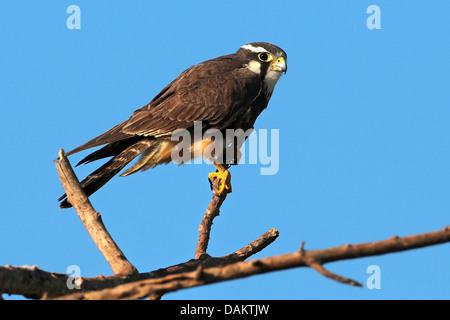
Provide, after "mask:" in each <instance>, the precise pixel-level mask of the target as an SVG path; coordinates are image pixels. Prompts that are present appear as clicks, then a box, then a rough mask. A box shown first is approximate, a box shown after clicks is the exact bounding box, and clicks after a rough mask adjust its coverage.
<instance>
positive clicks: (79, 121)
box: [0, 0, 450, 299]
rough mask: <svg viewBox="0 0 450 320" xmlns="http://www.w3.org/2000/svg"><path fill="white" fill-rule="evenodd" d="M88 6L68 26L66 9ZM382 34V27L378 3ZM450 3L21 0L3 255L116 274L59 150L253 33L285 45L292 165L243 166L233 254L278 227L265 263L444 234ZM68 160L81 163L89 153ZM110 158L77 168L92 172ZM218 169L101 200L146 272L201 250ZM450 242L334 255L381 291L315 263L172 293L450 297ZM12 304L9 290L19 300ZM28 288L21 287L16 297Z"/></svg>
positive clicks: (14, 16)
mask: <svg viewBox="0 0 450 320" xmlns="http://www.w3.org/2000/svg"><path fill="white" fill-rule="evenodd" d="M72 4H76V5H78V6H79V7H80V9H81V29H80V30H69V29H68V28H67V27H66V19H67V18H68V17H69V14H67V13H66V9H67V7H68V6H69V5H72ZM372 4H375V5H378V6H379V7H380V9H381V29H379V30H369V29H368V28H367V27H366V20H367V18H368V17H369V14H367V13H366V9H367V7H368V6H369V5H372ZM448 12H450V2H448V1H439V0H436V1H433V2H423V1H381V0H376V1H361V0H358V1H312V0H311V1H287V2H277V3H271V2H262V1H246V2H243V1H227V2H220V3H219V2H216V1H189V2H181V1H180V2H168V1H165V2H156V1H133V2H129V1H115V2H111V1H58V2H55V1H33V2H32V1H14V2H13V1H10V2H4V3H2V5H1V6H0V40H1V43H2V46H1V48H0V74H1V77H0V103H1V108H0V115H1V118H0V119H1V122H2V125H1V126H0V137H1V145H2V157H1V158H0V165H1V168H2V173H1V177H2V179H1V180H2V182H1V184H0V194H1V198H2V219H1V222H0V265H6V264H11V265H38V266H39V267H40V268H42V269H44V270H48V271H55V272H65V271H66V269H67V267H68V266H69V265H78V266H80V268H81V274H82V276H87V277H90V276H96V275H99V274H103V275H109V274H111V270H110V268H109V266H108V264H107V263H106V261H105V260H104V259H103V257H102V256H101V254H100V252H99V251H98V249H97V248H96V247H95V245H94V244H93V242H92V240H91V239H90V238H89V235H88V234H87V232H86V230H85V229H84V228H83V226H82V224H81V222H80V221H79V219H78V217H77V215H76V213H75V212H74V211H73V210H72V209H70V210H64V211H62V210H61V209H59V207H58V203H57V201H56V199H57V198H58V197H59V196H60V195H61V194H62V193H63V189H62V187H61V185H60V183H59V180H58V177H57V173H56V169H55V167H54V163H53V162H52V160H53V159H55V158H56V156H57V153H58V150H59V149H60V148H63V149H65V150H66V151H69V150H71V149H73V148H75V147H77V146H78V145H80V144H82V143H84V142H86V141H87V140H89V139H91V138H93V137H94V136H97V135H98V134H100V133H102V132H104V131H106V130H107V129H109V128H111V127H112V126H114V125H116V124H117V123H119V122H121V121H123V120H125V119H127V118H128V117H129V116H130V115H131V113H132V112H133V111H134V110H135V109H137V108H140V107H141V106H143V105H144V104H146V103H148V102H149V101H150V100H151V99H152V98H153V96H155V95H156V94H157V93H158V92H159V91H160V90H161V89H162V88H163V87H164V86H165V85H166V84H167V83H169V82H170V81H171V80H173V79H174V78H175V77H176V76H177V75H178V74H179V73H180V72H182V71H183V70H184V69H186V68H188V67H189V66H191V65H193V64H196V63H199V62H201V61H204V60H207V59H210V58H214V57H217V56H220V55H223V54H228V53H232V52H235V51H236V50H237V49H238V48H239V47H240V46H242V45H244V44H246V43H249V42H254V41H267V42H272V43H274V44H276V45H278V46H280V47H281V48H283V49H284V50H285V51H286V52H287V54H288V65H289V71H288V73H287V75H286V76H283V78H282V79H281V80H280V81H279V83H278V85H277V88H276V90H275V93H274V95H273V97H272V100H271V102H270V104H269V108H268V109H267V110H265V111H264V112H263V114H262V115H261V116H260V117H259V119H258V121H257V123H256V129H267V130H271V129H278V130H279V137H280V154H279V161H280V164H279V171H278V173H277V174H276V175H272V176H267V175H266V176H264V175H260V169H261V166H262V165H261V164H253V165H249V164H245V165H241V166H238V167H234V168H232V171H231V173H232V182H233V193H232V194H231V195H229V197H228V198H227V200H226V202H225V204H224V205H223V207H222V210H221V215H220V216H219V217H218V218H216V220H215V222H214V226H213V230H212V236H211V241H210V246H209V253H210V254H211V255H214V256H221V255H225V254H228V253H231V252H233V251H235V250H237V249H239V248H241V247H242V246H244V245H246V244H247V243H249V242H251V241H252V240H254V239H255V238H257V237H258V236H260V235H261V234H263V233H264V232H266V231H267V230H269V229H270V228H277V229H278V230H279V231H280V236H279V238H278V239H277V240H276V241H275V242H274V243H273V244H272V245H271V246H269V247H268V248H266V249H265V250H263V251H262V252H260V253H259V254H258V255H256V256H255V257H266V256H271V255H276V254H282V253H286V252H292V251H295V250H298V248H299V245H300V242H301V241H302V240H305V242H306V247H305V249H307V250H308V249H320V248H327V247H333V246H337V245H341V244H346V243H360V242H367V241H376V240H383V239H386V238H389V237H391V236H393V235H399V236H406V235H411V234H417V233H422V232H428V231H434V230H438V229H441V228H443V227H444V226H446V225H448V224H449V213H450V197H449V194H450V184H449V181H450V166H449V164H450V104H449V101H450V90H449V74H450V61H449V54H448V53H449V52H450V42H449V31H450V27H449V22H448ZM86 154H87V153H83V154H79V155H78V154H77V155H74V156H73V157H71V161H72V163H73V164H75V163H76V162H77V161H78V160H80V159H81V157H83V156H84V155H86ZM99 165H100V164H97V163H93V164H90V165H86V166H82V167H78V168H77V169H76V172H77V174H78V177H79V178H80V179H81V178H84V177H85V176H86V175H87V174H89V173H90V172H91V171H93V170H94V169H96V168H97V167H98V166H99ZM211 169H212V168H211V166H209V165H207V164H203V165H186V166H181V167H178V166H176V165H173V164H171V165H168V166H163V167H158V168H156V169H153V170H150V171H147V172H145V173H139V174H136V175H132V176H129V177H126V178H118V177H117V178H115V179H113V180H111V181H110V182H109V183H108V184H107V185H106V186H105V187H104V188H102V189H101V190H100V191H99V192H98V193H96V194H95V195H94V196H92V198H91V200H92V202H93V205H94V207H95V208H96V210H98V211H99V212H100V213H101V214H102V217H103V220H104V222H105V224H106V226H107V228H108V230H109V231H110V233H111V234H112V236H113V238H114V239H115V240H116V242H117V243H118V245H119V246H120V247H121V249H122V250H123V251H124V253H125V255H126V256H127V257H128V259H129V260H130V261H131V262H132V263H133V264H134V265H135V266H136V267H137V268H138V269H139V270H140V271H141V272H144V271H151V270H154V269H158V268H161V267H165V266H170V265H173V264H177V263H180V262H183V261H187V260H189V259H191V258H193V255H194V252H195V246H196V242H197V238H198V225H199V223H200V221H201V219H202V217H203V214H204V211H205V209H206V206H207V205H208V203H209V201H210V197H211V194H210V191H209V186H208V182H207V175H208V173H209V172H210V171H211ZM449 262H450V255H449V245H448V244H446V245H440V246H434V247H428V248H423V249H418V250H412V251H409V252H403V253H396V254H390V255H384V256H376V257H368V258H364V259H357V260H349V261H342V262H336V263H332V264H327V265H326V267H327V268H329V269H330V270H331V271H334V272H337V273H339V274H341V275H343V276H347V277H350V278H354V279H356V280H358V281H360V282H362V283H366V279H367V278H368V276H369V275H368V274H367V273H366V269H367V267H368V266H370V265H377V266H379V267H380V270H381V289H379V290H376V289H373V290H369V289H368V288H366V287H364V288H354V287H350V286H346V285H343V284H339V283H336V282H334V281H331V280H329V279H326V278H324V277H323V276H321V275H319V274H317V273H316V272H315V271H313V270H309V269H305V268H301V269H294V270H289V271H279V272H275V273H270V274H265V275H260V276H254V277H250V278H247V279H243V280H234V281H230V282H227V283H221V284H214V285H209V286H205V287H202V288H193V289H188V290H183V291H179V292H176V293H172V294H168V295H166V296H165V298H166V299H449V298H450V293H449V290H448V288H449V287H450V276H449V275H448V265H449ZM5 298H7V297H5ZM12 298H17V297H14V296H13V297H12Z"/></svg>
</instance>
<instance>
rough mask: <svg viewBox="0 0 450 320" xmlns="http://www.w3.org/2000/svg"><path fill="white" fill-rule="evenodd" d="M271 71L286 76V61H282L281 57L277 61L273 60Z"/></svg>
mask: <svg viewBox="0 0 450 320" xmlns="http://www.w3.org/2000/svg"><path fill="white" fill-rule="evenodd" d="M271 67H272V69H273V70H276V71H279V72H284V73H285V74H286V72H287V63H286V59H284V58H283V57H279V58H277V59H274V60H273V62H272V65H271Z"/></svg>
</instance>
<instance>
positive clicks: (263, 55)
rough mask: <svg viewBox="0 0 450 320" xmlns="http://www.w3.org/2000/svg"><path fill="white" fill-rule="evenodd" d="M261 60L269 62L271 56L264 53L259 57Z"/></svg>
mask: <svg viewBox="0 0 450 320" xmlns="http://www.w3.org/2000/svg"><path fill="white" fill-rule="evenodd" d="M258 58H259V60H261V61H268V60H269V55H268V54H267V53H265V52H262V53H260V54H259V55H258Z"/></svg>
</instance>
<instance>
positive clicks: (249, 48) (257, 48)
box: [241, 44, 267, 52]
mask: <svg viewBox="0 0 450 320" xmlns="http://www.w3.org/2000/svg"><path fill="white" fill-rule="evenodd" d="M241 48H242V49H246V50H250V51H253V52H267V50H266V49H264V48H263V47H254V46H252V45H251V44H246V45H245V46H242V47H241Z"/></svg>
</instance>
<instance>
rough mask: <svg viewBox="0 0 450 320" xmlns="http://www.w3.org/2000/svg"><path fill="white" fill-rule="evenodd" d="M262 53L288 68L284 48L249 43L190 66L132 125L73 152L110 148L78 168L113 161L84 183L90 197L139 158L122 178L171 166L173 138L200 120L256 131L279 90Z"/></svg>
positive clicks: (127, 123)
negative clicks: (272, 82) (271, 80)
mask: <svg viewBox="0 0 450 320" xmlns="http://www.w3.org/2000/svg"><path fill="white" fill-rule="evenodd" d="M262 51H264V52H267V53H268V54H269V53H270V54H271V55H273V57H281V58H279V59H283V61H284V62H283V63H284V67H286V65H285V60H286V54H285V53H284V51H283V50H281V49H280V48H278V47H276V46H274V45H272V44H268V43H264V42H258V43H252V44H248V45H246V46H243V47H241V48H240V49H239V50H238V51H237V52H236V53H235V54H230V55H226V56H222V57H218V58H216V59H212V60H208V61H205V62H202V63H200V64H197V65H195V66H192V67H190V68H189V69H187V70H185V71H184V72H182V73H181V74H180V75H179V76H178V77H177V78H176V79H175V80H173V81H172V82H171V83H170V84H169V85H167V86H166V87H165V88H164V89H163V90H162V91H161V92H160V93H159V94H158V95H157V96H156V97H154V98H153V99H152V100H151V101H150V102H149V103H148V104H147V105H145V106H143V107H142V108H140V109H138V110H136V111H135V112H134V113H133V115H132V116H131V117H130V118H129V119H128V120H126V121H124V122H122V123H120V124H118V125H117V126H115V127H113V128H112V129H110V130H108V131H106V132H105V133H103V134H101V135H99V136H98V137H96V138H94V139H92V140H90V141H88V142H87V143H85V144H83V145H81V146H79V147H78V148H75V149H74V150H72V151H70V152H68V153H67V155H71V154H74V153H77V152H80V151H83V150H86V149H89V148H93V147H98V146H102V145H104V146H103V147H102V148H101V149H99V150H97V151H95V152H93V153H91V154H89V155H88V156H86V157H85V158H84V159H83V160H81V161H80V162H79V163H78V165H79V164H82V163H89V162H92V161H96V160H99V159H103V158H108V157H112V158H111V159H110V160H109V161H108V162H106V163H105V164H104V165H103V166H101V167H100V168H98V169H97V170H95V171H94V172H93V173H91V174H90V175H89V176H88V177H86V178H85V179H84V180H83V181H82V182H81V185H82V187H83V189H84V191H85V192H86V194H87V195H88V196H89V195H91V194H93V193H94V192H95V191H97V190H98V189H99V188H101V187H102V186H103V185H104V184H105V183H106V182H108V181H109V180H110V179H111V178H112V177H113V176H115V175H116V174H117V173H119V172H120V171H121V170H122V169H123V168H125V166H126V165H127V164H129V163H130V162H131V161H133V160H134V159H135V158H136V157H137V156H138V155H141V158H140V160H139V161H138V162H137V163H136V164H134V166H132V167H131V168H130V169H128V170H127V171H126V172H125V173H124V174H122V175H128V174H131V173H134V172H137V171H140V170H146V169H149V168H152V167H155V166H157V165H160V164H166V163H169V162H170V161H171V158H170V156H171V150H172V148H173V147H174V145H175V144H176V142H174V141H171V139H170V138H171V135H172V133H173V132H174V131H175V130H176V129H187V130H192V128H193V125H194V121H202V130H203V131H206V130H207V129H211V128H214V129H218V130H222V131H224V130H225V129H228V128H232V129H237V128H241V129H244V130H247V129H249V128H252V127H253V125H254V123H255V121H256V118H257V117H258V116H259V114H260V113H261V111H262V110H263V109H265V108H266V107H267V104H268V102H269V99H270V96H271V94H272V90H273V87H274V86H275V84H273V86H272V84H271V83H270V81H266V80H267V75H268V70H272V69H270V68H274V67H273V65H274V62H270V61H263V60H261V58H259V55H260V54H261V52H262ZM252 61H253V62H252ZM255 61H256V62H255ZM256 63H259V69H258V65H256ZM279 65H280V63H278V64H277V65H276V66H279ZM258 71H259V72H258ZM282 71H284V72H285V71H286V70H285V69H284V70H282ZM270 72H272V71H270ZM274 72H275V71H274ZM272 73H273V72H272ZM279 73H280V74H281V72H279ZM276 76H277V77H279V75H278V74H277V75H276ZM269 80H270V79H269ZM276 80H278V78H276ZM276 80H275V83H276ZM192 143H194V141H192ZM59 200H62V202H61V204H60V206H61V207H62V208H68V207H71V205H70V203H69V202H68V201H67V199H66V198H65V195H64V196H62V197H61V198H60V199H59Z"/></svg>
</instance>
